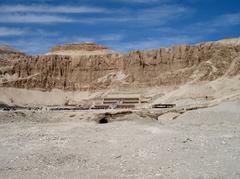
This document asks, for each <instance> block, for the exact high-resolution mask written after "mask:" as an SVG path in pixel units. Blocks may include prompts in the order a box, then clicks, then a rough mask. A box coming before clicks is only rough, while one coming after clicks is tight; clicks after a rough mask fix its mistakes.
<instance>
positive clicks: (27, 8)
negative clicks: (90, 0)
mask: <svg viewBox="0 0 240 179" xmlns="http://www.w3.org/2000/svg"><path fill="white" fill-rule="evenodd" d="M0 9H1V11H0V13H19V12H22V13H28V12H31V13H41V12H42V13H69V14H70V13H104V12H106V11H107V10H106V9H104V8H100V7H90V6H48V5H14V6H12V5H11V6H10V5H2V6H0Z"/></svg>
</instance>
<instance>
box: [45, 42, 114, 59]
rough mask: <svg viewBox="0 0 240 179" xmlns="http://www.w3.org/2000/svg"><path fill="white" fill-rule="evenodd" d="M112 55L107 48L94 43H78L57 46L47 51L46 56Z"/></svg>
mask: <svg viewBox="0 0 240 179" xmlns="http://www.w3.org/2000/svg"><path fill="white" fill-rule="evenodd" d="M111 53H113V52H112V51H111V50H110V49H109V48H107V47H104V46H103V45H99V44H96V43H91V42H87V43H78V44H65V45H57V46H55V47H52V48H50V49H49V52H48V54H47V55H69V56H82V55H103V54H111Z"/></svg>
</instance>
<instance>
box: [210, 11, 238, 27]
mask: <svg viewBox="0 0 240 179" xmlns="http://www.w3.org/2000/svg"><path fill="white" fill-rule="evenodd" d="M236 25H240V13H233V14H224V15H222V16H219V17H218V18H216V19H215V20H214V21H213V22H212V26H216V27H219V26H236Z"/></svg>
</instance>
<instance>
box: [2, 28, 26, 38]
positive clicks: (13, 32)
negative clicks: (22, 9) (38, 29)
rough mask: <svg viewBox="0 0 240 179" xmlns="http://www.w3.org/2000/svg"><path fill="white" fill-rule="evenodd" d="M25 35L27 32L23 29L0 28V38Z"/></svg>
mask: <svg viewBox="0 0 240 179" xmlns="http://www.w3.org/2000/svg"><path fill="white" fill-rule="evenodd" d="M26 33H27V31H26V30H23V29H18V28H8V27H0V36H19V35H24V34H26Z"/></svg>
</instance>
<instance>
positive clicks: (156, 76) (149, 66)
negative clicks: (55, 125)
mask: <svg viewBox="0 0 240 179" xmlns="http://www.w3.org/2000/svg"><path fill="white" fill-rule="evenodd" d="M233 41H234V39H231V43H230V44H231V45H229V41H227V42H226V43H224V41H222V42H221V43H219V42H208V43H201V44H197V45H193V46H189V45H180V46H174V47H171V48H162V49H156V50H150V51H133V52H129V53H128V54H106V55H87V56H86V55H85V56H75V57H72V56H62V55H47V56H25V57H22V58H21V60H18V61H17V62H16V63H15V65H14V67H13V68H12V70H11V74H10V75H12V76H15V77H16V78H15V80H12V79H11V80H8V81H5V82H4V83H2V85H3V86H6V87H18V88H30V89H33V88H35V89H42V90H46V89H48V90H51V89H53V88H58V89H64V90H100V89H111V88H118V87H126V88H139V87H153V86H169V85H175V86H176V85H181V84H185V83H187V82H190V81H191V82H194V81H195V82H198V81H212V80H215V79H218V78H220V77H222V76H226V77H228V76H236V75H237V74H239V73H240V59H239V55H240V46H239V44H238V43H235V45H233V44H234V43H233ZM235 41H236V42H238V41H239V39H235ZM59 48H60V49H61V48H62V47H59ZM76 48H79V47H76ZM100 48H101V47H100ZM57 49H58V48H57ZM67 49H68V47H67ZM86 49H88V47H86ZM90 50H91V49H90ZM50 51H54V50H50Z"/></svg>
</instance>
